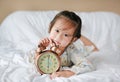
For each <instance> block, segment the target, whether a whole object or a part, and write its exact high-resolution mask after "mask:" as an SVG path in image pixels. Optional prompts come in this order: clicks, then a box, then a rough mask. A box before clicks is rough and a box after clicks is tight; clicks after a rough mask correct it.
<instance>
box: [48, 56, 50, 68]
mask: <svg viewBox="0 0 120 82" xmlns="http://www.w3.org/2000/svg"><path fill="white" fill-rule="evenodd" d="M49 59H50V55H48V66H47V67H48V68H49V61H50V60H49Z"/></svg>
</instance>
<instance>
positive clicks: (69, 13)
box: [49, 10, 82, 38]
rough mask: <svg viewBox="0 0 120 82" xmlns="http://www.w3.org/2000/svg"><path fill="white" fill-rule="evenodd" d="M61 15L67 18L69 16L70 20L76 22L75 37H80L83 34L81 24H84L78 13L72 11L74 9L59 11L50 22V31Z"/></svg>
mask: <svg viewBox="0 0 120 82" xmlns="http://www.w3.org/2000/svg"><path fill="white" fill-rule="evenodd" d="M60 17H66V18H68V19H69V20H71V21H72V23H74V24H75V25H76V30H75V33H74V37H77V38H80V36H81V26H82V21H81V18H80V17H79V16H78V15H76V14H75V13H74V12H72V11H67V10H64V11H61V12H59V13H58V14H57V15H56V16H55V17H54V18H53V20H52V21H51V23H50V27H49V33H50V31H51V29H52V27H53V25H54V24H55V22H56V21H57V19H59V18H60Z"/></svg>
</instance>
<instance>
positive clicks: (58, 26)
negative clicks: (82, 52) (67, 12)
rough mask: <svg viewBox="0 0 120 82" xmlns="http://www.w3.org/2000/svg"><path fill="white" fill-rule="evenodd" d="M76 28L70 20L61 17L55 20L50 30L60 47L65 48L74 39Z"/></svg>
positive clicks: (51, 37) (51, 35)
mask: <svg viewBox="0 0 120 82" xmlns="http://www.w3.org/2000/svg"><path fill="white" fill-rule="evenodd" d="M75 30H76V27H75V25H73V24H72V23H71V21H70V20H68V19H66V18H60V19H58V20H57V21H56V22H55V24H54V25H53V27H52V29H51V31H50V39H52V40H53V41H54V42H55V44H56V45H58V46H59V47H62V48H65V47H66V46H67V45H68V44H69V43H70V42H72V41H74V39H75V38H73V35H74V32H75Z"/></svg>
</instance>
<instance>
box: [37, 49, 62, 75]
mask: <svg viewBox="0 0 120 82" xmlns="http://www.w3.org/2000/svg"><path fill="white" fill-rule="evenodd" d="M56 50H57V47H51V48H50V50H44V51H41V52H40V53H39V55H38V57H37V59H36V67H37V69H38V71H39V72H40V73H41V74H51V73H53V72H56V71H58V70H59V69H60V65H61V60H60V55H59V54H58V53H56Z"/></svg>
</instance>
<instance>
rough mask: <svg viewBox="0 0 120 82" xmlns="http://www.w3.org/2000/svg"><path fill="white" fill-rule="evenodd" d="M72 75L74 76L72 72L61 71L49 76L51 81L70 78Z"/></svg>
mask: <svg viewBox="0 0 120 82" xmlns="http://www.w3.org/2000/svg"><path fill="white" fill-rule="evenodd" d="M72 75H75V73H74V72H72V71H69V70H63V71H58V72H54V73H52V74H51V75H50V78H51V79H54V78H56V77H70V76H72Z"/></svg>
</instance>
